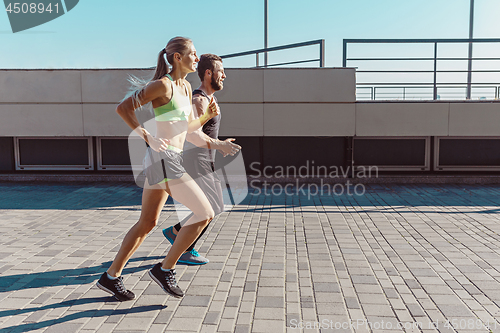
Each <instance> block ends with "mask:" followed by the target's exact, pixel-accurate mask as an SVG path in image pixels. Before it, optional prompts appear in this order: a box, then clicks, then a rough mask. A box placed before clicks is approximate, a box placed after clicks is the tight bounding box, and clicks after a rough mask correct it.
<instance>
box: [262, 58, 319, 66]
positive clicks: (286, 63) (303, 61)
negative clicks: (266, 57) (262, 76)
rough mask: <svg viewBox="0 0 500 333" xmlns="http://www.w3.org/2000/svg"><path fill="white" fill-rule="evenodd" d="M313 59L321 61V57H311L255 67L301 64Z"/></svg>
mask: <svg viewBox="0 0 500 333" xmlns="http://www.w3.org/2000/svg"><path fill="white" fill-rule="evenodd" d="M314 61H321V59H319V58H318V59H311V60H300V61H292V62H283V63H279V64H272V65H267V66H257V68H261V67H272V66H283V65H292V64H301V63H305V62H314Z"/></svg>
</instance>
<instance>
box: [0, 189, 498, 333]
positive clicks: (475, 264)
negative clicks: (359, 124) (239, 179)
mask: <svg viewBox="0 0 500 333" xmlns="http://www.w3.org/2000/svg"><path fill="white" fill-rule="evenodd" d="M269 190H270V189H269ZM258 192H261V193H258ZM0 193H1V194H0V235H1V238H0V245H1V247H0V332H46V333H56V332H61V333H67V332H89V333H90V332H98V333H106V332H120V333H126V332H152V333H155V332H207V333H208V332H238V333H240V332H241V333H242V332H245V333H247V332H262V333H264V332H270V333H278V332H286V333H289V332H321V333H326V332H356V333H358V332H373V333H376V332H381V333H382V332H426V333H427V332H464V333H465V332H500V322H499V320H500V283H499V281H500V235H499V232H500V215H499V214H498V211H499V209H500V186H499V185H490V186H487V185H375V184H372V185H369V186H366V193H365V194H364V195H361V196H356V195H354V196H352V195H347V194H344V195H341V196H337V195H328V194H323V195H312V194H311V193H310V192H307V191H300V192H299V193H298V195H294V196H286V195H284V194H283V193H281V194H280V195H278V193H276V191H275V194H273V193H271V192H269V191H268V192H264V191H260V190H259V191H257V190H255V189H254V190H253V192H252V193H251V194H250V195H249V196H248V197H247V199H246V200H245V201H244V202H243V203H241V204H240V205H238V206H236V207H235V208H234V209H233V210H231V211H230V212H225V213H223V214H222V215H221V216H219V217H218V218H217V219H216V220H215V221H214V222H213V223H211V225H210V229H209V231H208V232H207V233H206V234H205V235H204V237H203V238H202V239H201V240H200V242H198V246H197V248H198V250H199V252H200V253H201V254H202V255H205V256H206V257H208V258H209V259H210V261H211V262H210V263H209V264H208V265H204V266H201V267H193V266H181V265H179V266H178V267H177V277H178V279H179V285H180V286H181V288H182V289H183V290H185V292H186V296H185V297H184V298H183V299H181V300H179V299H174V298H172V297H169V296H167V295H166V294H165V293H164V292H163V291H162V290H161V289H160V288H159V287H158V285H157V284H156V283H154V282H152V281H151V279H150V278H149V276H148V274H147V270H148V269H149V268H151V266H152V265H153V264H155V263H156V262H159V261H160V260H161V258H162V257H163V256H164V255H165V254H166V251H167V250H168V248H169V246H170V245H169V243H168V241H167V240H166V239H165V238H164V237H163V235H162V233H161V229H162V228H165V227H168V226H170V225H173V224H175V223H176V214H175V212H174V211H173V206H172V205H171V204H167V205H166V206H165V208H164V210H163V213H162V215H161V217H160V221H159V223H158V226H157V227H156V228H155V229H154V230H153V231H152V232H151V234H150V235H149V236H148V238H147V239H146V241H145V242H144V244H143V245H142V246H141V247H140V248H139V250H138V252H137V253H136V254H135V255H134V256H133V258H132V259H131V261H130V262H129V264H128V265H127V266H126V268H125V271H124V281H125V285H126V286H127V287H128V288H129V289H131V290H133V291H134V293H135V294H136V295H137V298H136V299H135V300H133V301H130V302H123V303H121V302H117V301H116V300H114V298H112V297H110V296H109V295H108V294H106V293H104V292H103V291H101V290H100V289H97V288H96V287H95V282H96V280H97V279H98V277H99V275H100V274H102V272H104V271H105V270H106V269H107V267H108V266H109V264H110V261H111V260H112V259H113V258H114V255H115V253H116V251H117V250H118V247H119V246H120V243H121V240H122V238H123V237H124V235H125V233H126V232H127V231H128V229H129V228H130V227H131V226H132V225H133V224H134V223H135V222H136V221H137V219H138V217H139V214H140V202H141V189H139V188H137V187H135V186H134V185H129V184H125V183H122V184H117V185H110V184H104V183H74V184H65V185H62V184H50V183H46V184H37V185H28V184H16V183H0ZM488 324H489V326H490V327H489V328H487V327H486V325H488Z"/></svg>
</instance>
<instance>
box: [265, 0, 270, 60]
mask: <svg viewBox="0 0 500 333" xmlns="http://www.w3.org/2000/svg"><path fill="white" fill-rule="evenodd" d="M268 10H269V7H268V3H267V0H264V48H265V49H267V48H268V47H269V46H268V44H267V38H268V35H269V33H268V30H267V27H268V20H269V18H268V15H267V14H268ZM264 67H267V51H266V52H264Z"/></svg>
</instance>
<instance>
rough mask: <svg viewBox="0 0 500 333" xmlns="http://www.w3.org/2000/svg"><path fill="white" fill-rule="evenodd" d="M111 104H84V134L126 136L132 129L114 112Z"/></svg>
mask: <svg viewBox="0 0 500 333" xmlns="http://www.w3.org/2000/svg"><path fill="white" fill-rule="evenodd" d="M115 109H116V108H115V105H113V104H84V105H83V121H84V124H83V126H84V135H85V136H128V135H129V134H130V132H132V129H131V128H130V127H128V125H127V124H126V123H125V122H124V121H123V119H122V118H121V117H120V116H119V115H118V113H116V111H115Z"/></svg>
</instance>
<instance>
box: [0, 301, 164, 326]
mask: <svg viewBox="0 0 500 333" xmlns="http://www.w3.org/2000/svg"><path fill="white" fill-rule="evenodd" d="M110 301H115V302H117V301H116V300H115V298H114V297H111V296H110V297H99V298H81V299H76V300H72V301H64V302H61V303H56V304H50V305H46V306H41V307H38V308H27V309H22V310H9V311H0V316H1V317H4V316H11V315H17V314H22V313H28V312H33V313H35V312H38V311H44V310H50V309H56V308H61V307H71V306H75V305H84V304H91V303H103V302H110ZM165 308H166V306H165V305H143V306H136V307H133V308H130V309H115V310H108V309H105V310H83V311H75V312H73V313H71V314H68V315H66V316H63V317H60V318H57V319H50V320H45V321H40V322H34V323H25V324H20V325H16V326H10V327H5V328H2V329H0V332H5V333H7V332H29V331H33V330H37V329H40V328H44V327H49V326H54V325H58V324H63V323H66V322H70V321H73V320H76V319H80V318H91V317H94V318H95V317H113V316H121V315H126V314H131V313H144V312H149V311H157V310H163V309H165ZM29 320H30V318H29V317H28V318H27V319H26V320H25V321H29ZM33 321H37V319H35V318H34V319H33ZM73 325H75V326H77V327H74V329H78V327H79V326H81V325H79V324H73ZM60 331H61V332H63V331H66V332H70V331H71V328H70V327H67V328H62V327H61V330H60Z"/></svg>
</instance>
